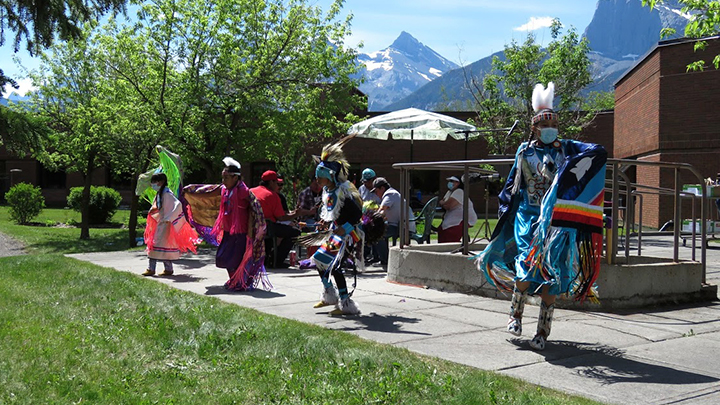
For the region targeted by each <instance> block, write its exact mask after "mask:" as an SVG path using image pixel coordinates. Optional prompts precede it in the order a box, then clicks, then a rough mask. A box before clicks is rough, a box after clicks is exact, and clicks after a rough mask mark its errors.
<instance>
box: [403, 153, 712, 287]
mask: <svg viewBox="0 0 720 405" xmlns="http://www.w3.org/2000/svg"><path fill="white" fill-rule="evenodd" d="M514 163H515V159H475V160H456V161H436V162H413V163H395V164H393V166H392V167H393V168H394V169H398V170H400V171H401V176H400V192H401V193H402V195H403V196H408V195H409V194H410V172H411V171H412V170H462V171H463V173H464V176H465V179H468V176H469V173H470V172H475V173H481V174H488V175H489V174H494V173H497V172H496V171H493V170H486V169H480V168H479V167H478V166H480V165H493V166H504V165H512V164H514ZM620 165H623V166H652V167H657V168H668V169H674V171H675V173H674V174H675V176H674V178H675V187H674V189H672V190H673V196H674V206H675V207H674V214H673V223H674V224H681V219H680V213H681V211H680V197H681V194H685V192H683V191H682V190H681V184H680V170H684V171H689V172H690V173H691V174H693V175H694V176H695V177H696V178H697V181H698V183H700V184H703V177H702V175H701V174H700V172H699V171H698V170H697V169H695V168H694V167H693V166H692V165H691V164H688V163H679V162H646V161H642V160H633V159H608V160H607V166H608V169H609V170H611V171H612V173H613V175H612V178H611V180H612V184H611V186H612V187H611V190H612V191H611V192H612V216H613V218H617V217H618V209H619V206H618V203H619V197H620V196H619V194H620V184H619V182H618V178H622V180H624V181H625V184H626V188H625V192H626V195H627V201H628V202H630V201H631V198H630V193H631V190H632V188H633V185H631V183H630V181H629V179H628V177H627V175H625V173H624V172H622V171H621V170H620V169H619V166H620ZM464 186H465V190H464V192H463V240H462V254H463V255H468V254H469V244H470V237H469V235H468V221H467V220H468V208H469V207H468V198H469V194H470V182H469V181H466V182H465V183H464ZM635 186H637V185H635ZM647 187H650V186H647ZM635 188H636V187H635ZM706 194H707V189H706V187H702V190H701V201H702V203H701V204H700V221H701V222H700V223H701V224H702V226H701V229H700V235H701V244H702V251H701V258H700V261H701V265H702V282H703V283H705V275H706V274H705V273H706V261H707V252H706V250H705V248H706V243H707V230H706V227H705V223H706V220H707V209H706V204H707V195H706ZM406 205H407V204H402V208H401V210H400V249H402V248H403V247H404V246H406V245H407V244H408V243H409V240H410V234H409V228H408V218H409V211H408V210H409V208H408V207H407V206H406ZM633 211H634V204H633ZM633 222H634V221H633ZM617 226H618V222H617V221H613V224H612V229H611V232H612V236H613V237H612V243H610V244H609V245H612V246H609V249H608V250H609V252H608V254H607V256H608V262H609V264H614V263H616V261H617V243H618V228H617ZM693 239H694V238H693ZM679 240H680V226H677V225H676V226H674V227H673V261H675V262H677V261H679V259H678V257H679V246H678V243H679ZM628 242H629V236H627V235H626V255H628V254H629V253H628V251H627V249H628V248H627V245H628V244H629V243H628Z"/></svg>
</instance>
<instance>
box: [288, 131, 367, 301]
mask: <svg viewBox="0 0 720 405" xmlns="http://www.w3.org/2000/svg"><path fill="white" fill-rule="evenodd" d="M350 139H351V138H350V137H348V138H344V139H343V140H341V141H339V142H338V143H335V144H331V145H326V146H325V147H324V148H323V150H322V155H321V156H320V161H319V162H318V165H317V167H316V169H315V177H316V178H317V179H318V183H319V184H320V185H321V186H322V187H323V195H322V207H321V209H320V222H321V224H324V225H325V226H326V227H327V231H325V232H320V233H318V234H315V235H310V236H308V237H304V238H301V239H300V242H301V243H303V244H305V245H312V244H314V243H313V242H312V241H310V240H309V239H311V238H315V239H319V238H322V243H321V244H320V248H319V249H318V250H317V251H316V252H315V254H313V256H312V259H311V260H312V263H313V264H314V265H315V267H316V268H317V270H318V273H319V275H320V280H321V281H322V284H323V293H322V296H321V300H320V302H318V303H317V304H315V306H314V307H315V308H322V307H325V306H329V305H335V306H336V308H335V309H334V310H333V311H331V314H332V315H343V314H344V315H357V314H360V308H358V306H357V304H356V303H355V302H354V301H353V300H352V298H351V295H352V293H351V292H349V291H348V286H347V281H346V280H345V275H344V274H343V272H342V269H341V264H342V262H343V260H345V259H346V253H348V254H349V255H350V256H351V257H353V258H354V260H355V264H356V265H357V266H360V267H363V266H364V260H363V245H364V238H365V232H364V231H363V229H362V218H363V212H362V199H361V198H360V193H359V192H358V190H357V189H356V188H355V186H354V185H353V184H352V183H350V182H349V181H348V180H347V176H348V171H349V169H350V165H349V164H348V162H347V160H346V159H345V155H344V154H343V151H342V147H343V145H344V144H345V143H346V142H347V141H348V140H350ZM331 275H332V277H333V279H334V280H335V286H337V289H336V288H335V286H333V284H332V282H331V281H330V276H331Z"/></svg>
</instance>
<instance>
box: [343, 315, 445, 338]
mask: <svg viewBox="0 0 720 405" xmlns="http://www.w3.org/2000/svg"><path fill="white" fill-rule="evenodd" d="M347 319H348V320H353V321H355V322H356V323H357V324H358V326H357V327H351V326H347V327H344V328H341V329H340V330H344V331H353V330H368V331H374V332H384V333H402V334H410V335H423V336H431V335H432V333H425V332H416V331H407V330H402V326H403V324H410V323H418V322H420V319H419V318H407V317H404V316H398V315H378V314H376V313H374V312H372V313H370V314H368V315H360V316H354V317H348V318H347Z"/></svg>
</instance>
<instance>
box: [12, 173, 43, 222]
mask: <svg viewBox="0 0 720 405" xmlns="http://www.w3.org/2000/svg"><path fill="white" fill-rule="evenodd" d="M5 199H6V200H7V202H8V204H9V205H10V219H12V220H13V221H15V222H16V223H18V224H21V225H24V224H27V223H28V222H30V220H31V219H33V218H35V217H36V216H38V214H40V212H41V211H42V209H43V208H45V198H44V197H43V196H42V192H41V191H40V187H35V186H33V185H32V184H28V183H18V184H16V185H14V186H13V187H12V188H11V189H10V190H9V191H8V192H7V193H5Z"/></svg>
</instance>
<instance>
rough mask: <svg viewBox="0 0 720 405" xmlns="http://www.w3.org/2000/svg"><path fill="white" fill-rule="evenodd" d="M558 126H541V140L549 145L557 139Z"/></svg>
mask: <svg viewBox="0 0 720 405" xmlns="http://www.w3.org/2000/svg"><path fill="white" fill-rule="evenodd" d="M557 136H558V129H557V128H540V142H542V143H544V144H545V145H549V144H551V143H553V142H555V140H556V139H557Z"/></svg>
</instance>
